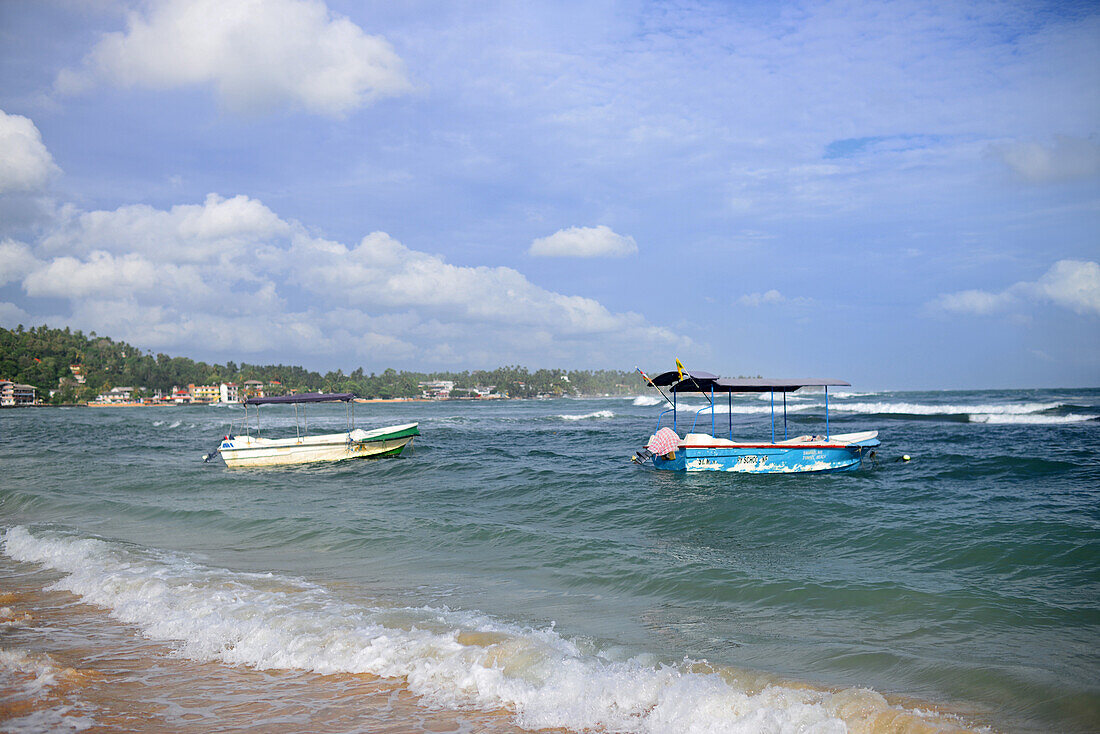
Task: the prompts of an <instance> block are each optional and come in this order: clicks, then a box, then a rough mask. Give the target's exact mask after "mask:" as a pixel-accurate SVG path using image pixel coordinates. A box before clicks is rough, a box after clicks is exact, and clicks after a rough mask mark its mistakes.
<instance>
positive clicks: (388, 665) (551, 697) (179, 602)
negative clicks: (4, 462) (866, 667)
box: [3, 526, 961, 734]
mask: <svg viewBox="0 0 1100 734" xmlns="http://www.w3.org/2000/svg"><path fill="white" fill-rule="evenodd" d="M3 539H4V550H5V552H6V553H7V555H9V556H10V557H11V558H13V559H15V560H18V561H25V562H35V563H40V564H43V565H45V566H46V567H48V568H50V569H53V570H55V571H59V572H61V573H63V574H65V575H64V576H62V578H61V579H60V580H59V581H57V582H56V583H55V584H54V588H59V589H64V590H68V591H70V592H72V593H74V594H76V595H78V596H80V597H82V599H83V601H85V602H86V603H90V604H95V605H98V606H100V607H104V608H106V609H107V610H109V612H110V614H111V616H113V617H115V618H116V619H119V620H121V621H123V622H125V623H127V624H132V625H135V626H136V627H138V628H139V629H140V630H141V631H142V632H143V633H144V634H145V635H146V636H147V637H149V638H151V639H154V640H163V641H169V642H173V643H175V644H176V645H177V652H178V654H180V655H183V656H185V657H188V658H191V659H194V660H201V661H219V662H223V663H227V664H230V665H246V666H250V667H253V668H256V669H260V670H264V669H296V670H308V671H314V672H317V673H321V674H332V673H365V674H370V675H376V676H381V677H384V678H390V679H403V680H404V681H405V682H406V683H405V684H406V685H407V686H408V688H409V689H410V690H411V691H412V692H413V693H415V694H417V695H419V696H421V697H422V698H423V699H424V701H425V702H426V703H428V704H430V705H436V706H444V707H448V708H456V707H470V706H473V707H478V708H482V709H486V710H501V709H504V710H507V711H509V712H511V713H512V714H513V716H514V719H515V721H516V723H517V724H519V725H520V726H523V727H527V728H555V727H558V728H567V729H572V730H584V731H615V732H638V733H639V734H641V733H647V734H649V733H653V734H656V733H658V732H710V731H719V730H720V731H733V732H749V731H763V730H766V731H770V732H806V731H813V732H817V733H819V734H833V733H836V734H839V733H840V732H844V731H848V730H851V729H856V730H859V731H886V730H888V731H892V732H902V731H936V730H948V729H950V730H954V727H955V726H956V725H958V724H959V723H961V722H958V721H955V720H953V719H952V718H951V717H945V716H943V715H937V714H928V713H924V712H922V711H916V710H908V709H902V708H898V707H895V706H891V705H890V704H889V703H888V702H887V701H886V700H885V699H884V698H883V697H882V696H881V695H880V694H878V693H876V692H874V691H871V690H867V689H858V688H849V689H845V690H839V691H838V690H832V691H830V690H824V689H817V688H812V687H808V686H805V685H801V684H798V685H790V684H785V683H784V682H782V681H780V680H777V679H774V678H771V677H769V676H764V675H760V674H754V673H749V672H747V671H739V670H734V669H731V668H720V667H715V666H712V665H710V664H708V663H706V662H696V661H690V660H687V659H685V660H684V661H682V662H679V663H675V664H664V663H661V662H660V661H658V660H656V659H654V658H653V657H652V656H648V655H644V654H643V655H634V656H630V655H627V654H625V653H621V652H617V651H616V650H617V649H615V648H605V647H602V646H600V645H599V644H597V643H595V642H593V641H591V640H584V639H570V638H567V637H565V636H563V635H561V634H559V633H558V632H556V631H555V630H554V628H553V626H552V625H551V626H550V627H549V628H544V629H533V628H530V627H523V626H519V625H514V624H510V623H507V622H501V621H498V620H495V619H493V618H490V617H488V616H486V615H483V614H480V613H476V612H466V611H455V610H450V609H446V608H432V607H419V608H394V607H369V606H364V605H362V604H353V603H349V602H347V601H344V600H342V599H340V598H339V597H337V596H336V595H334V594H333V593H332V592H330V591H329V590H327V589H325V588H324V587H322V586H318V585H315V584H311V583H308V582H305V581H302V580H299V579H293V578H288V577H283V576H279V575H276V574H271V573H244V572H234V571H230V570H226V569H218V568H212V567H207V566H203V565H200V564H197V563H195V562H194V561H192V560H190V559H188V558H186V557H184V556H180V555H176V554H172V553H168V552H159V551H149V550H144V549H139V548H135V547H133V546H124V545H122V544H119V543H112V542H108V541H104V540H99V539H92V538H81V537H74V536H72V535H67V534H65V533H61V532H55V531H35V532H31V531H30V530H28V529H27V528H25V527H23V526H17V527H13V528H11V529H9V530H8V531H7V532H6V533H5V534H4V536H3ZM48 674H49V673H48V671H47V673H46V675H48Z"/></svg>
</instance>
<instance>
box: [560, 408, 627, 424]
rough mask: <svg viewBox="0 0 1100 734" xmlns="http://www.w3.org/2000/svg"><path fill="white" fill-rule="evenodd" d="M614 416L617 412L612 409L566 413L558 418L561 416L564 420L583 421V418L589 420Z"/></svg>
mask: <svg viewBox="0 0 1100 734" xmlns="http://www.w3.org/2000/svg"><path fill="white" fill-rule="evenodd" d="M614 417H615V413H614V412H613V411H610V410H597V411H596V412H595V413H585V414H584V415H569V414H565V415H559V416H558V418H561V419H562V420H564V421H583V420H589V419H592V418H614Z"/></svg>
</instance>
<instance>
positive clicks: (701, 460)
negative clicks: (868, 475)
mask: <svg viewBox="0 0 1100 734" xmlns="http://www.w3.org/2000/svg"><path fill="white" fill-rule="evenodd" d="M639 372H641V370H639ZM642 377H643V378H645V380H646V382H648V383H649V384H650V385H652V386H653V387H655V388H657V389H658V390H659V391H660V392H661V394H662V395H663V396H664V397H665V400H667V401H668V403H669V405H670V406H671V407H669V408H668V409H667V410H665V411H663V412H662V413H661V414H660V415H659V416H658V417H657V428H656V429H655V431H654V434H653V436H651V437H650V439H649V441H648V442H647V443H646V447H645V448H644V449H643V450H642V451H639V452H638V453H637V454H635V456H634V461H635V462H638V463H645V462H648V461H652V463H653V466H654V467H656V468H657V469H662V470H665V471H685V472H697V471H722V472H743V473H746V474H795V473H799V474H800V473H808V472H839V471H853V470H855V469H858V468H859V467H860V465H861V464H862V463H863V460H864V458H868V457H872V456H873V454H874V449H875V447H877V446H878V445H879V440H878V431H862V432H859V433H843V434H836V435H833V434H830V432H829V388H830V387H833V386H845V387H850V386H851V385H850V383H847V382H844V381H842V380H819V379H806V380H774V379H763V378H740V377H739V378H727V377H718V376H717V375H712V374H710V373H709V372H689V371H687V370H683V369H677V370H671V371H669V372H665V373H662V374H660V375H658V376H657V377H655V378H653V379H650V378H649V377H648V376H646V374H645V373H644V372H642ZM664 387H668V388H669V392H670V393H671V394H672V397H671V398H669V397H668V395H665V392H664V390H662V389H661V388H664ZM803 387H822V388H824V389H825V433H824V434H823V435H802V436H795V437H793V438H792V437H788V435H787V393H789V392H794V391H795V390H799V389H801V388H803ZM766 392H770V393H771V418H772V430H771V440H770V441H751V442H746V441H740V440H736V441H735V440H734V437H733V410H732V409H733V394H734V393H766ZM690 393H696V394H701V395H703V396H705V397H706V398H707V399H708V400H709V402H710V404H709V405H707V406H704V407H703V408H702V409H700V410H698V411H697V412H696V414H695V418H694V420H693V421H692V425H691V429H690V430H688V431H687V432H686V433H685V434H684V436H683V438H681V437H680V433H679V426H678V425H677V418H676V409H677V397H678V396H679V395H681V394H690ZM776 393H779V394H780V395H781V396H782V406H783V433H782V436H783V437H782V440H777V437H776V411H775V408H776V405H775V401H776V395H775V394H776ZM723 394H725V395H726V398H727V401H728V404H729V407H728V411H729V412H728V415H729V421H728V429H727V431H724V432H725V433H727V436H726V437H722V436H720V435H719V434H718V429H719V425H718V422H717V420H716V417H715V407H716V404H715V401H716V400H718V399H720V397H721V396H722V395H723ZM669 413H671V414H672V421H671V423H672V425H671V427H669V426H666V427H664V428H662V427H661V422H662V420H664V418H665V416H667V415H668V414H669ZM708 413H709V414H710V429H711V430H710V433H709V434H707V433H697V432H696V428H697V427H698V424H699V420H700V418H704V421H705V417H706V414H708ZM721 428H727V426H721ZM704 430H705V428H704Z"/></svg>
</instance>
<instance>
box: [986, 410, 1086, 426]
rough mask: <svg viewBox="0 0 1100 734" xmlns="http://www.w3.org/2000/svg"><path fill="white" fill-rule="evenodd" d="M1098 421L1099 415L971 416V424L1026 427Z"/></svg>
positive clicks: (994, 414)
mask: <svg viewBox="0 0 1100 734" xmlns="http://www.w3.org/2000/svg"><path fill="white" fill-rule="evenodd" d="M1098 419H1100V415H1084V414H1077V415H1013V414H1003V413H1002V414H997V413H985V414H982V413H978V414H971V415H970V416H969V420H970V422H971V423H1021V424H1028V425H1058V424H1060V423H1084V422H1085V421H1094V420H1098Z"/></svg>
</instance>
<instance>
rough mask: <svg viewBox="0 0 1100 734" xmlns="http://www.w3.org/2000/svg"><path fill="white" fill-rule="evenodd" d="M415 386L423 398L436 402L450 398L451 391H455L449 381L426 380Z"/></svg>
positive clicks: (452, 383) (453, 385)
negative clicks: (435, 400)
mask: <svg viewBox="0 0 1100 734" xmlns="http://www.w3.org/2000/svg"><path fill="white" fill-rule="evenodd" d="M417 385H418V387H419V388H420V394H421V395H422V396H423V397H425V398H429V399H432V398H434V399H437V400H444V399H446V398H449V397H451V391H452V390H454V389H455V384H454V382H452V381H451V380H428V381H425V382H419V383H417Z"/></svg>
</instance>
